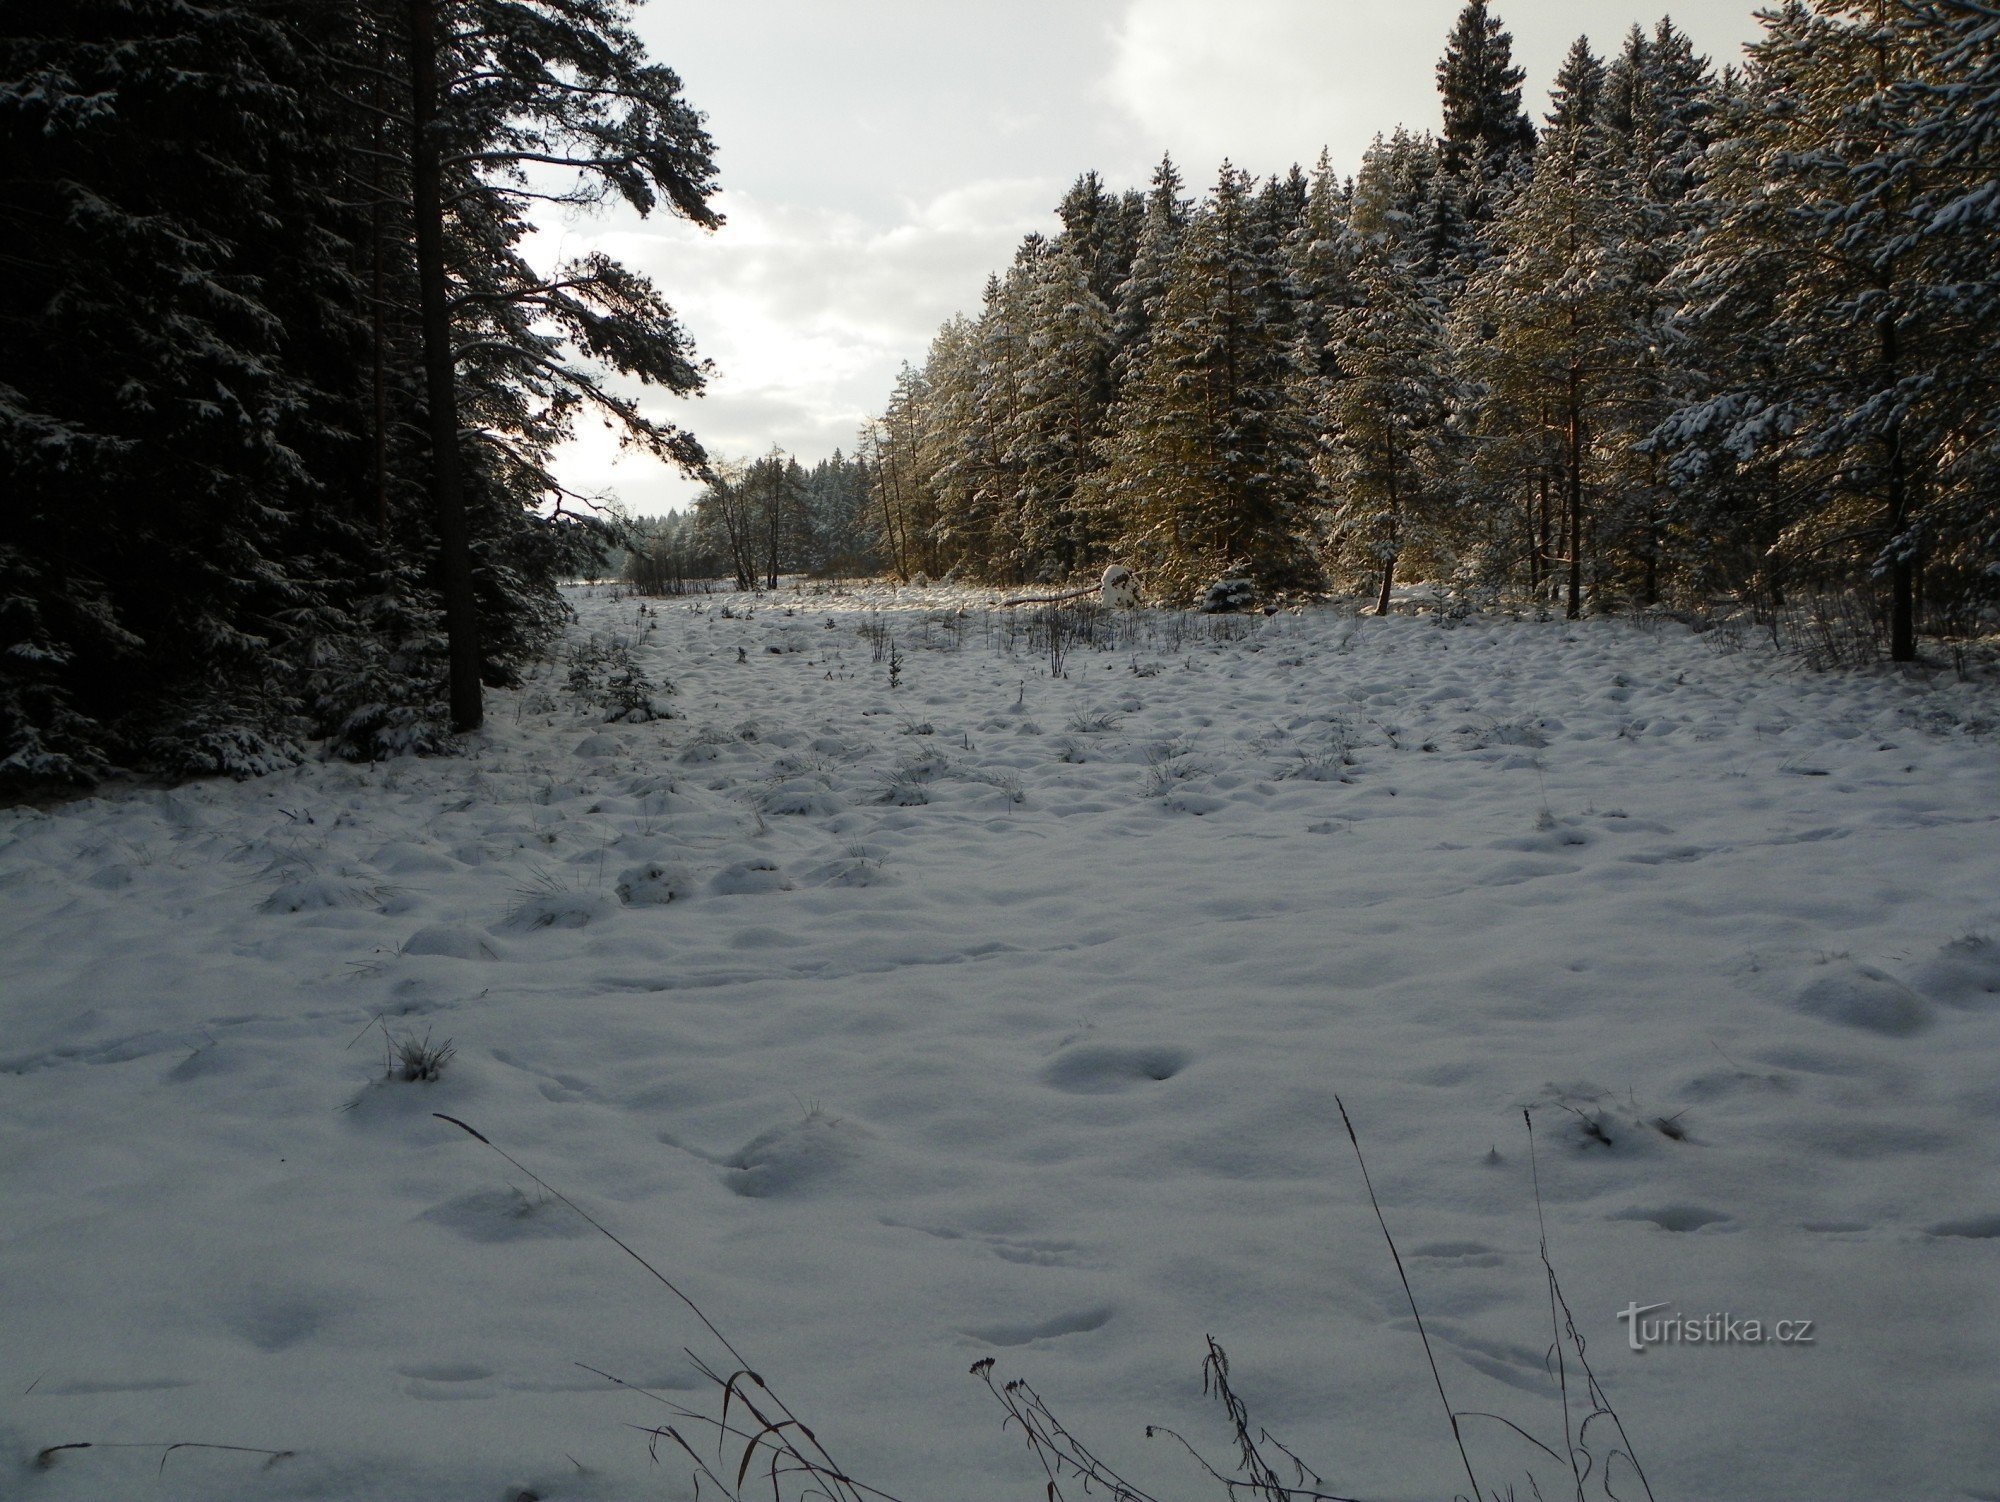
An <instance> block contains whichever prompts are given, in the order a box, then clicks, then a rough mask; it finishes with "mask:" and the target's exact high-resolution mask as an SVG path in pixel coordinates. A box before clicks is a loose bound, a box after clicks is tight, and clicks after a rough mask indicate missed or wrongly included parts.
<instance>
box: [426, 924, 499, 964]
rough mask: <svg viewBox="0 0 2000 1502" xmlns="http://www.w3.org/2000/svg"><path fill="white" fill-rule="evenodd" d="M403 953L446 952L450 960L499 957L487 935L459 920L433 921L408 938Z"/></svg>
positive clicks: (441, 953)
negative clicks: (449, 921)
mask: <svg viewBox="0 0 2000 1502" xmlns="http://www.w3.org/2000/svg"><path fill="white" fill-rule="evenodd" d="M403 953H404V954H435V955H442V956H443V957H444V958H445V959H448V960H492V959H498V958H499V956H498V955H497V954H495V953H494V952H493V946H492V945H491V944H488V943H487V942H486V940H485V938H484V936H482V935H481V934H479V933H477V932H475V931H474V930H472V929H470V928H466V927H464V926H463V925H462V924H457V923H433V924H431V925H430V926H429V927H428V928H420V929H418V930H417V931H416V932H415V933H413V934H411V935H410V937H409V938H408V939H406V940H405V941H404V943H403Z"/></svg>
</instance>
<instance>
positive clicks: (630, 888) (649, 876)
mask: <svg viewBox="0 0 2000 1502" xmlns="http://www.w3.org/2000/svg"><path fill="white" fill-rule="evenodd" d="M693 890H694V876H693V874H692V873H690V872H689V871H688V869H687V868H686V867H685V866H675V865H669V864H667V863H666V862H664V861H647V862H646V863H645V864H644V865H641V866H633V867H631V868H630V869H629V870H626V871H622V872H620V873H619V876H618V900H619V901H620V902H623V903H624V904H626V905H627V906H628V907H658V906H660V905H661V904H663V903H668V902H678V901H680V900H681V899H682V898H683V897H686V896H687V895H688V894H689V893H691V892H692V891H693Z"/></svg>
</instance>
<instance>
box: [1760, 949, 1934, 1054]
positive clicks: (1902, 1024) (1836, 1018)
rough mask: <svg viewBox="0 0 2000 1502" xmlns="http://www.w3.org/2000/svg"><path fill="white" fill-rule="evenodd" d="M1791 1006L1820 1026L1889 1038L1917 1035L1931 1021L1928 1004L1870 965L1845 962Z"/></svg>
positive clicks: (1813, 982)
mask: <svg viewBox="0 0 2000 1502" xmlns="http://www.w3.org/2000/svg"><path fill="white" fill-rule="evenodd" d="M1792 1005H1793V1006H1794V1007H1796V1008H1797V1009H1798V1010H1799V1011H1801V1012H1804V1013H1805V1014H1806V1015H1807V1016H1808V1017H1817V1018H1819V1019H1820V1020H1821V1021H1822V1022H1838V1023H1840V1024H1842V1025H1843V1026H1846V1027H1858V1028H1862V1029H1864V1030H1865V1031H1867V1032H1871V1033H1881V1034H1883V1035H1884V1036H1885V1037H1891V1038H1905V1037H1908V1036H1909V1035H1910V1034H1912V1033H1916V1032H1921V1031H1922V1030H1923V1029H1924V1028H1925V1027H1927V1026H1929V1024H1930V1020H1931V1010H1930V1006H1929V1004H1928V1003H1926V1002H1925V1001H1924V999H1923V997H1921V996H1919V995H1918V994H1917V993H1916V992H1914V991H1912V990H1911V989H1910V988H1909V987H1908V986H1906V985H1904V984H1903V983H1902V982H1900V981H1898V980H1895V979H1893V978H1891V977H1890V976H1887V975H1884V974H1883V973H1882V972H1881V971H1880V970H1877V969H1876V968H1875V967H1874V966H1872V965H1856V964H1850V963H1845V962H1843V963H1842V964H1841V965H1840V967H1839V968H1838V969H1836V970H1835V971H1834V972H1833V973H1832V974H1831V975H1822V976H1820V977H1819V978H1818V979H1817V980H1811V981H1808V982H1806V984H1805V985H1804V986H1803V987H1802V988H1801V989H1800V991H1799V994H1798V995H1797V997H1795V998H1794V999H1793V1002H1792Z"/></svg>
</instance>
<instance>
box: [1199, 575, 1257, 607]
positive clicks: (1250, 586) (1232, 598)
mask: <svg viewBox="0 0 2000 1502" xmlns="http://www.w3.org/2000/svg"><path fill="white" fill-rule="evenodd" d="M1256 604H1257V586H1256V584H1255V583H1254V582H1253V581H1251V580H1249V579H1218V580H1216V581H1215V583H1213V584H1211V585H1209V586H1208V589H1207V591H1206V592H1205V593H1204V594H1203V595H1202V597H1201V604H1200V605H1199V606H1198V607H1197V608H1198V609H1199V610H1200V611H1201V613H1202V614H1203V615H1228V614H1231V613H1234V612H1236V611H1240V610H1250V609H1253V608H1255V606H1256Z"/></svg>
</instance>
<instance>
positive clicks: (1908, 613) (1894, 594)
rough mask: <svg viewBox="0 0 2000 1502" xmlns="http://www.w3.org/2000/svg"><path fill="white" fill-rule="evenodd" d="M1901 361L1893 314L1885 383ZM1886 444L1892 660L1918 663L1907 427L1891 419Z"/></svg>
mask: <svg viewBox="0 0 2000 1502" xmlns="http://www.w3.org/2000/svg"><path fill="white" fill-rule="evenodd" d="M1900 362H1901V351H1900V350H1899V348H1898V341H1897V337H1896V319H1895V315H1894V314H1893V313H1892V314H1890V315H1889V316H1888V317H1886V318H1884V319H1883V320H1882V364H1883V366H1884V371H1883V374H1884V376H1885V378H1886V379H1885V382H1884V384H1893V383H1894V382H1895V380H1896V377H1897V373H1898V366H1899V364H1900ZM1883 444H1884V446H1885V447H1886V448H1887V449H1888V460H1889V463H1888V470H1889V474H1888V484H1887V487H1886V488H1887V494H1886V495H1885V496H1884V498H1883V499H1884V506H1883V510H1884V511H1885V513H1886V515H1885V516H1884V517H1883V521H1884V522H1885V524H1886V526H1887V529H1888V533H1889V545H1890V547H1892V548H1895V549H1896V551H1895V552H1894V553H1893V554H1892V555H1891V556H1890V561H1889V660H1890V661H1891V662H1915V661H1916V660H1917V611H1916V578H1917V570H1916V563H1915V560H1913V559H1912V558H1911V557H1910V555H1909V554H1908V553H1907V552H1906V551H1904V550H1903V549H1902V548H1901V547H1900V546H1899V545H1898V543H1899V540H1900V538H1901V536H1902V532H1903V527H1904V525H1905V523H1906V522H1907V521H1908V520H1909V505H1910V495H1909V477H1908V475H1907V474H1906V473H1905V472H1904V467H1903V426H1902V424H1901V423H1900V422H1893V421H1892V422H1891V423H1890V424H1889V431H1888V432H1887V433H1886V434H1884V435H1883Z"/></svg>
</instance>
